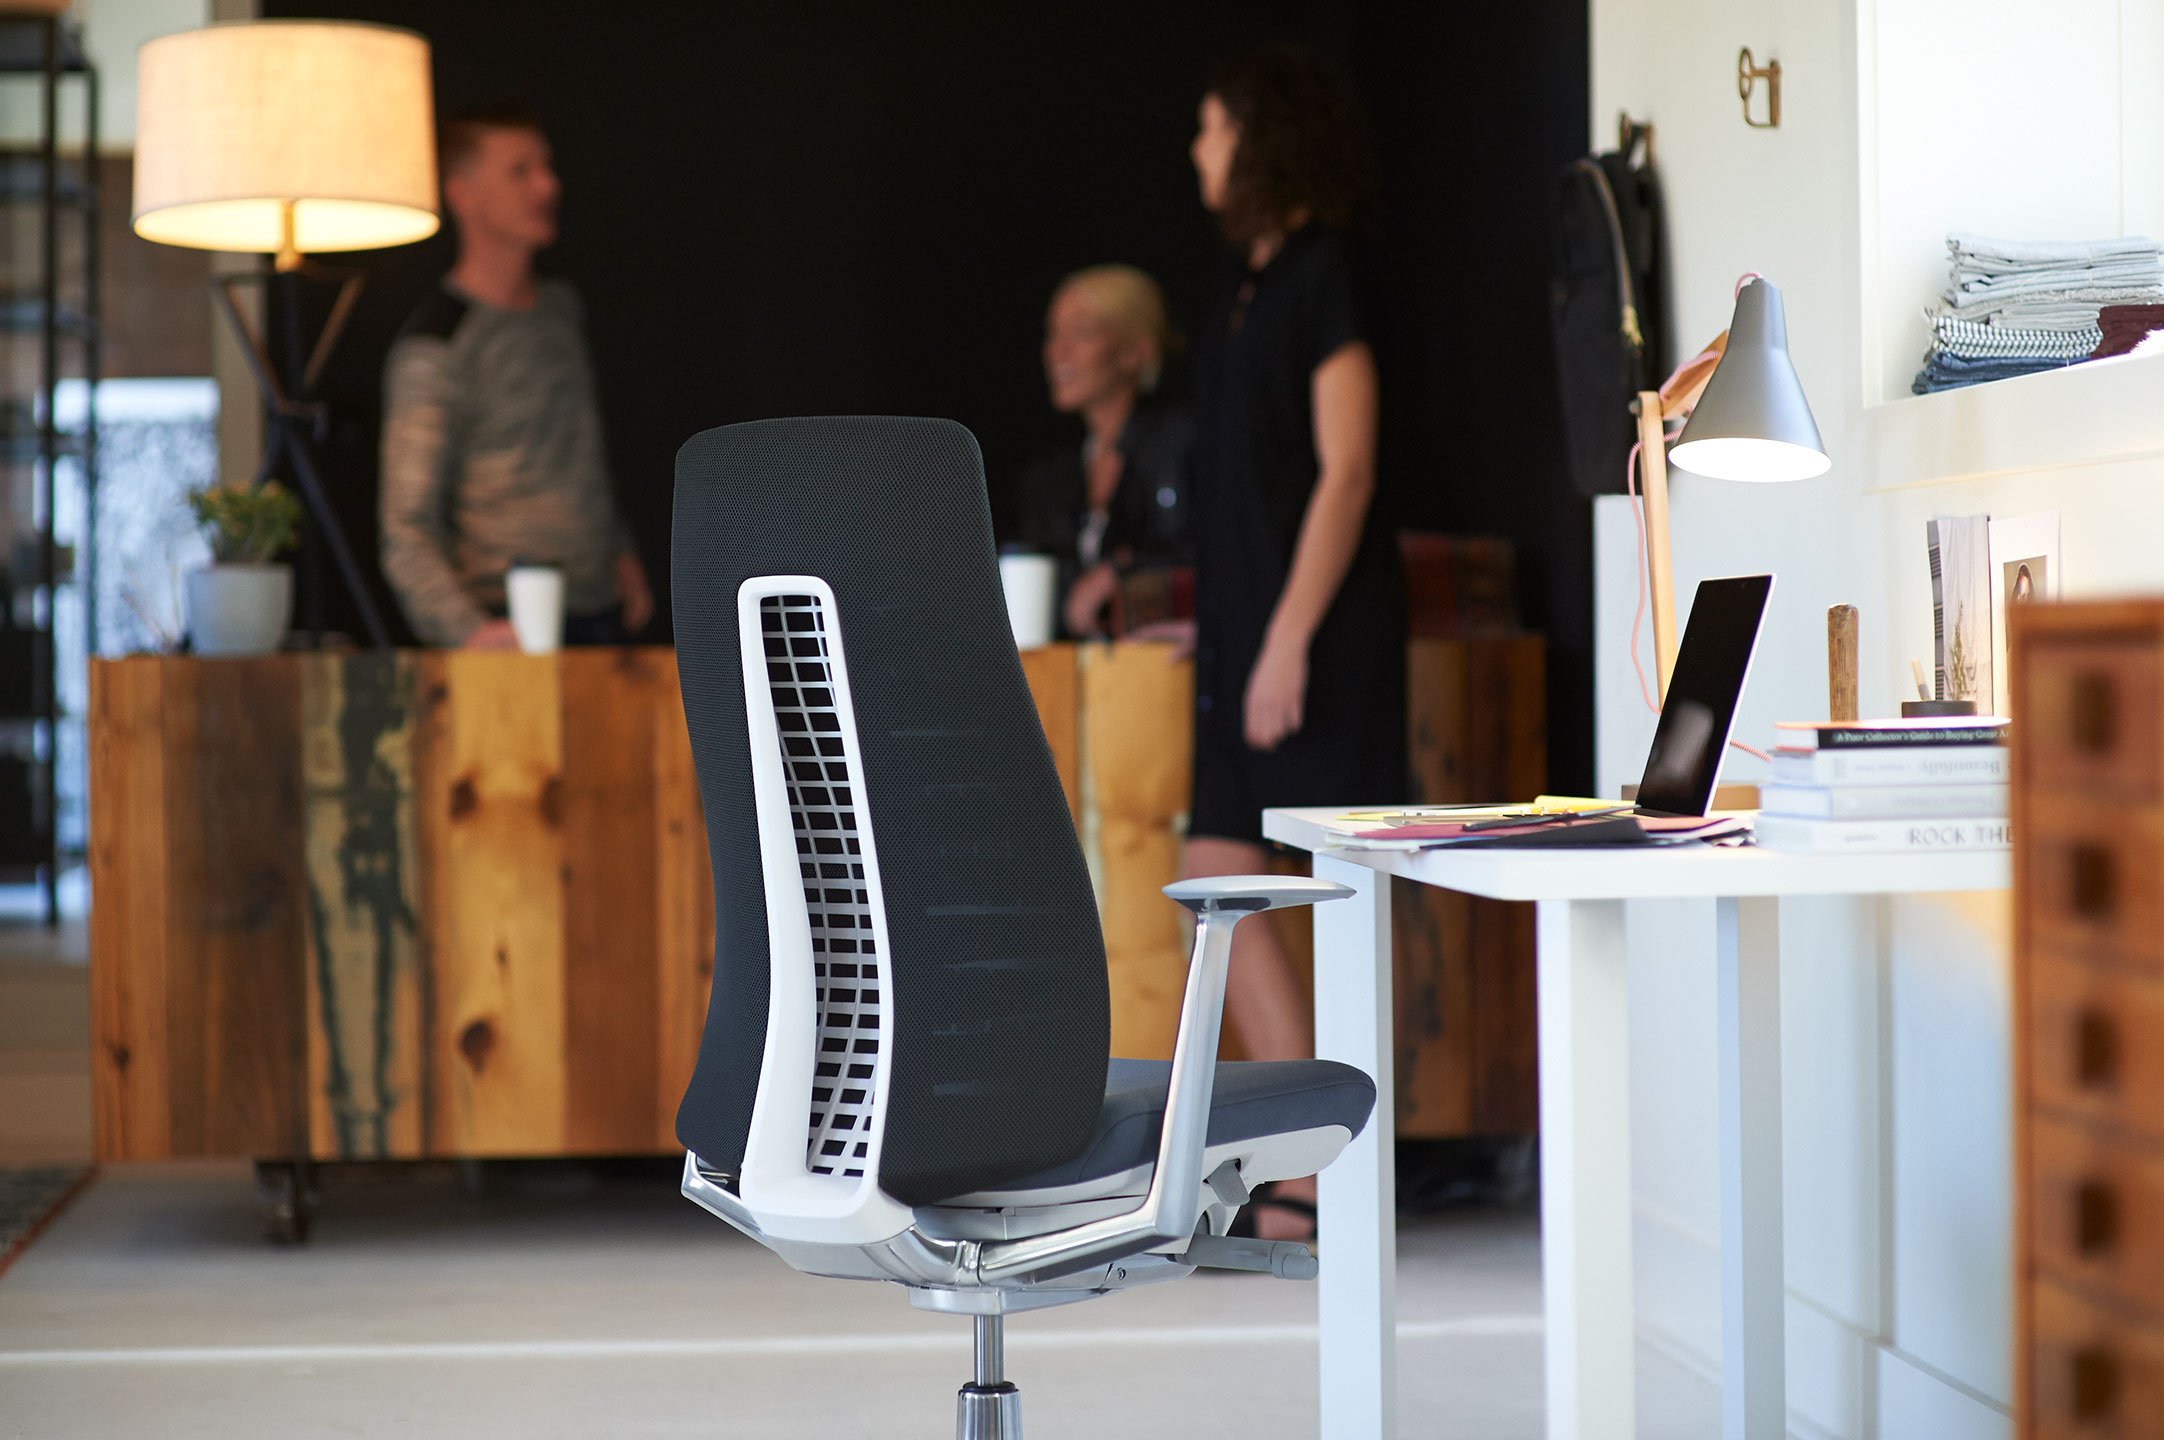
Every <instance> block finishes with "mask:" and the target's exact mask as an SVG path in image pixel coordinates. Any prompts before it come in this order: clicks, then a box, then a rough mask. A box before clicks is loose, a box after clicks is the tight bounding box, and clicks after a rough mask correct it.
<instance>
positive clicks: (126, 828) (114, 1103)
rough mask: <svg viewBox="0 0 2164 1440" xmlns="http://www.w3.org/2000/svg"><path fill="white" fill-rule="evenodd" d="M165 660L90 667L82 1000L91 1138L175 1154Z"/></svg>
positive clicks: (99, 1146)
mask: <svg viewBox="0 0 2164 1440" xmlns="http://www.w3.org/2000/svg"><path fill="white" fill-rule="evenodd" d="M164 693H165V686H164V671H163V669H162V668H161V666H160V664H159V662H158V661H156V660H153V659H135V660H119V661H111V662H106V663H101V664H94V665H92V666H91V667H90V715H89V720H90V747H89V748H90V893H91V896H92V901H93V904H92V908H91V915H90V1009H91V1029H92V1031H93V1039H92V1048H91V1109H92V1122H91V1129H92V1136H93V1140H94V1145H93V1148H94V1149H95V1151H96V1154H97V1158H98V1159H100V1160H124V1159H132V1160H161V1159H164V1158H166V1157H167V1156H169V1155H171V1154H172V1153H173V1149H172V1140H171V1122H172V1113H171V1104H170V1100H169V1096H168V1082H167V1075H168V1072H169V1069H170V1063H169V1057H168V1056H167V1054H166V1050H165V964H166V961H165V909H166V883H165V882H166V873H165V818H166V817H165V714H164Z"/></svg>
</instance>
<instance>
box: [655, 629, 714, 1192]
mask: <svg viewBox="0 0 2164 1440" xmlns="http://www.w3.org/2000/svg"><path fill="white" fill-rule="evenodd" d="M657 685H658V691H659V693H658V694H657V697H656V701H655V709H654V715H653V724H654V911H655V915H656V923H655V933H654V979H655V985H654V1026H655V1046H654V1054H655V1082H654V1107H653V1118H652V1128H651V1130H650V1132H649V1133H650V1135H651V1139H652V1143H653V1145H654V1146H655V1147H656V1148H657V1149H659V1150H662V1151H668V1150H672V1149H674V1148H676V1143H677V1142H676V1107H677V1104H678V1102H679V1101H681V1100H682V1099H683V1095H684V1090H685V1087H686V1086H688V1085H690V1083H691V1072H692V1070H693V1068H694V1067H696V1066H697V1064H698V1061H699V1040H700V1037H701V1035H702V1034H704V1032H705V1029H706V1007H707V1000H708V997H709V996H710V995H711V994H712V991H713V985H714V875H713V867H712V864H711V863H710V861H709V859H708V855H707V846H706V818H705V812H704V811H703V810H702V809H701V808H700V805H699V781H698V774H697V772H696V771H695V770H694V769H693V766H692V761H691V734H690V732H689V731H688V730H687V729H686V728H685V724H684V697H683V692H682V690H681V689H680V688H679V686H678V683H677V674H676V666H675V665H674V664H673V663H664V664H662V665H661V666H660V667H659V675H658V677H657Z"/></svg>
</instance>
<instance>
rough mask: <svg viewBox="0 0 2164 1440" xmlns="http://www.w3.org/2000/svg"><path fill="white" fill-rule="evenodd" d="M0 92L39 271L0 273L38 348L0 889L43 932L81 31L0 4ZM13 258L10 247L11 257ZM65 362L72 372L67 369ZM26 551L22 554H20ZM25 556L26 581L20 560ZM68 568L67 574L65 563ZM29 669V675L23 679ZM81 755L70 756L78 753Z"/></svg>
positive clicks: (92, 357)
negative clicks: (17, 110)
mask: <svg viewBox="0 0 2164 1440" xmlns="http://www.w3.org/2000/svg"><path fill="white" fill-rule="evenodd" d="M0 81H6V82H9V83H27V84H34V85H36V86H37V87H38V97H39V105H38V114H39V125H38V138H37V144H36V146H35V147H34V148H32V149H28V150H25V149H19V148H9V149H4V150H0V209H4V211H5V212H6V213H5V215H4V216H0V223H5V224H7V225H9V226H11V227H12V226H14V225H16V224H18V223H19V222H18V217H19V216H20V214H21V213H22V212H23V211H24V210H25V209H34V210H35V211H36V212H37V217H38V218H37V222H36V223H37V229H38V244H37V246H36V249H35V259H36V268H35V270H34V271H28V273H25V272H26V270H27V267H26V266H25V265H24V264H23V261H24V259H26V258H28V257H25V256H22V255H20V254H19V253H18V254H16V255H14V256H13V257H12V258H11V259H10V260H9V261H8V262H6V267H8V268H0V337H4V339H5V341H6V343H7V344H8V345H9V346H10V347H11V349H12V348H13V347H15V346H16V345H18V344H20V343H22V342H25V341H28V342H32V343H34V344H35V345H36V347H37V366H36V377H37V378H36V381H35V384H34V385H29V386H26V385H24V384H23V383H22V382H21V379H20V376H19V373H18V372H19V368H20V367H19V364H18V362H19V355H18V354H14V353H11V354H9V355H8V357H7V362H8V363H7V373H6V388H5V391H4V393H0V480H4V485H5V489H4V492H0V493H4V496H5V500H6V503H7V504H8V506H9V507H10V509H11V510H12V511H13V513H14V515H15V516H16V517H17V518H20V517H21V516H22V515H23V512H24V507H23V505H22V503H21V497H22V496H23V495H24V494H25V493H26V487H27V493H28V495H29V496H30V504H29V506H28V514H29V519H30V522H31V523H30V531H29V534H28V535H27V536H23V535H21V534H20V532H19V531H18V532H17V543H16V544H15V545H14V546H13V547H12V548H11V549H10V551H8V552H6V553H0V565H4V566H5V567H6V572H7V585H6V594H5V596H4V599H5V601H6V603H5V605H4V607H0V737H4V739H0V876H5V877H6V878H24V879H34V880H35V881H37V882H38V883H40V884H42V886H43V887H44V899H45V914H46V919H47V921H48V923H57V921H58V920H59V916H60V905H59V883H60V867H61V864H62V861H63V859H64V858H65V857H63V855H62V854H61V847H60V835H59V817H60V801H59V767H60V763H61V758H62V749H63V746H62V727H63V725H64V724H67V723H74V724H77V725H79V724H80V717H79V716H77V717H72V720H71V717H68V716H66V715H64V714H63V713H62V709H61V704H60V689H61V683H60V682H61V673H60V664H61V659H62V657H61V655H60V647H59V643H58V641H59V638H60V637H59V633H58V623H57V622H58V620H59V616H60V612H61V599H62V594H63V591H64V590H66V589H70V588H75V587H79V588H76V594H77V596H78V597H79V601H80V607H81V615H82V640H81V645H82V649H83V650H84V652H86V653H87V652H88V651H90V650H93V649H95V647H96V636H97V611H96V604H97V601H96V595H97V588H96V586H95V584H94V583H92V580H93V576H92V572H91V564H92V557H94V556H95V555H96V553H97V513H98V509H97V449H98V422H97V381H98V375H99V361H100V356H99V331H98V314H99V309H98V306H99V293H98V290H99V276H100V270H101V268H102V256H101V255H100V254H99V238H100V237H99V228H98V227H99V219H100V216H99V200H100V196H99V193H98V191H99V185H98V74H97V70H96V68H95V67H94V66H92V65H91V63H90V61H89V58H88V56H86V55H85V54H84V52H83V46H82V35H81V32H80V29H79V28H78V27H77V26H76V25H75V24H73V23H71V22H70V21H68V20H66V19H65V18H59V17H54V16H49V15H31V14H17V13H9V12H8V11H7V10H6V9H5V0H0ZM70 81H74V82H77V84H76V86H75V88H76V89H77V90H78V92H79V94H80V95H81V98H82V103H83V151H82V156H81V158H80V159H79V160H75V161H69V160H66V159H64V158H63V157H62V155H61V152H60V104H61V95H62V91H63V88H64V87H65V86H66V85H67V83H68V82H70ZM70 215H72V216H73V217H74V218H75V219H76V220H77V221H78V222H79V223H80V225H81V226H82V237H81V243H82V266H81V270H80V273H79V275H78V277H77V279H76V282H75V284H74V285H73V286H72V287H70V286H68V285H66V284H64V283H63V276H62V273H61V272H62V264H61V239H62V230H61V226H62V222H63V217H64V216H70ZM11 248H13V247H11ZM71 362H72V363H71ZM70 369H72V372H73V376H74V377H75V378H80V379H81V380H82V381H83V382H84V412H83V415H82V417H81V424H80V427H79V428H77V427H73V426H71V427H70V429H69V431H67V432H65V433H64V432H63V431H62V429H61V415H60V407H59V398H60V387H61V383H62V381H63V379H64V378H69V375H68V371H69V370H70ZM63 463H66V464H69V465H72V466H76V467H79V469H78V473H79V475H80V477H81V499H82V520H81V530H80V533H79V535H78V536H77V543H76V544H75V545H74V546H73V547H72V548H64V547H63V545H62V543H61V540H60V537H59V535H58V533H57V525H58V520H59V515H60V488H59V486H60V470H61V466H62V464H63ZM24 539H27V540H28V541H29V542H30V543H29V544H28V546H27V547H26V546H25V545H24V544H23V543H21V542H22V541H23V540H24ZM25 549H28V550H29V551H30V552H32V554H33V555H34V563H33V564H32V565H31V566H29V567H28V568H29V569H30V570H31V571H32V572H33V573H32V574H31V575H30V576H28V577H25V576H24V575H23V573H22V570H23V568H24V567H23V565H22V561H23V559H24V558H25V556H24V553H23V552H24V550H25ZM63 562H65V563H63ZM26 669H27V672H28V673H27V674H25V673H24V672H25V670H26ZM78 753H80V751H79V746H78Z"/></svg>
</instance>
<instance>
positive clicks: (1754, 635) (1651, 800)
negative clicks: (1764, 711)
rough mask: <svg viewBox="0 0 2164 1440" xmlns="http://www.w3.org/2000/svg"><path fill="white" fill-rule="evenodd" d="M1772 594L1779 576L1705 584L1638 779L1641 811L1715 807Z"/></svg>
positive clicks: (1694, 810)
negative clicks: (1724, 759)
mask: <svg viewBox="0 0 2164 1440" xmlns="http://www.w3.org/2000/svg"><path fill="white" fill-rule="evenodd" d="M1772 593H1773V577H1772V576H1771V575H1738V576H1735V577H1734V578H1732V579H1727V580H1701V581H1699V582H1698V595H1697V598H1696V599H1695V600H1693V601H1692V602H1691V619H1690V623H1689V624H1688V625H1686V626H1685V627H1684V630H1683V643H1682V644H1681V645H1679V646H1678V647H1677V649H1676V670H1675V674H1674V675H1673V676H1672V677H1670V679H1669V682H1668V699H1667V700H1666V701H1665V702H1664V703H1663V704H1662V705H1661V719H1660V724H1659V726H1658V727H1656V728H1655V730H1654V732H1653V750H1652V753H1651V754H1649V755H1647V756H1646V773H1645V777H1644V778H1643V779H1642V780H1640V781H1639V783H1638V808H1639V809H1640V810H1645V811H1649V812H1651V813H1654V814H1658V815H1703V814H1705V813H1706V811H1707V810H1708V809H1710V808H1711V807H1712V804H1713V789H1714V785H1715V784H1716V782H1717V781H1718V780H1719V779H1720V774H1721V757H1722V755H1723V754H1724V753H1725V752H1726V751H1727V749H1728V737H1729V735H1730V733H1731V732H1732V731H1733V730H1734V729H1735V724H1736V702H1737V701H1738V700H1740V699H1741V698H1742V696H1743V681H1744V678H1745V677H1746V676H1747V675H1749V674H1750V671H1751V652H1752V651H1754V650H1756V649H1757V648H1758V627H1759V622H1760V621H1762V620H1763V619H1764V618H1765V615H1766V598H1767V597H1768V596H1769V595H1771V594H1772Z"/></svg>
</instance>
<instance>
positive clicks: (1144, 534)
mask: <svg viewBox="0 0 2164 1440" xmlns="http://www.w3.org/2000/svg"><path fill="white" fill-rule="evenodd" d="M1194 444H1195V422H1194V419H1193V418H1192V417H1191V416H1189V415H1188V414H1187V413H1186V412H1185V411H1183V410H1178V409H1174V408H1170V407H1166V406H1159V405H1137V406H1136V407H1135V410H1134V413H1133V414H1131V415H1129V416H1128V417H1127V424H1126V425H1125V426H1124V427H1123V428H1122V429H1121V430H1120V438H1119V452H1120V458H1121V464H1120V483H1119V485H1118V486H1117V487H1116V488H1115V489H1114V490H1113V492H1112V498H1111V500H1110V501H1109V502H1108V503H1107V504H1106V506H1105V528H1104V534H1103V535H1102V536H1101V537H1100V538H1099V540H1098V544H1097V554H1098V557H1099V558H1100V559H1104V560H1109V561H1111V562H1112V563H1113V564H1114V565H1115V566H1116V567H1118V568H1119V569H1121V570H1134V569H1150V568H1154V567H1160V566H1171V565H1187V564H1192V563H1193V552H1192V549H1191V547H1190V543H1189V539H1188V536H1189V529H1188V521H1189V508H1190V507H1189V501H1188V495H1189V490H1190V485H1189V479H1188V473H1189V467H1190V465H1191V463H1192V456H1193V451H1194ZM1089 519H1090V514H1089V478H1088V467H1087V466H1086V465H1085V464H1084V463H1083V450H1082V447H1080V446H1074V447H1070V448H1068V449H1066V450H1062V451H1060V452H1059V453H1058V454H1056V455H1047V456H1045V457H1044V458H1043V459H1041V460H1038V461H1037V462H1036V463H1035V464H1033V465H1031V466H1030V467H1029V468H1028V469H1027V470H1025V471H1023V472H1022V479H1021V483H1020V484H1019V485H1018V486H1017V487H1016V498H1015V513H1014V523H1013V525H1012V526H1011V527H1010V531H1011V533H1009V534H1008V535H1006V536H1005V537H1003V538H1004V539H1005V540H1007V541H1008V542H1010V543H1014V544H1021V545H1027V546H1028V547H1029V548H1031V549H1033V550H1041V551H1043V552H1044V553H1045V554H1047V555H1051V556H1053V557H1055V558H1056V559H1057V560H1058V561H1059V589H1060V593H1061V594H1062V595H1065V594H1066V592H1067V587H1068V586H1069V585H1070V584H1072V583H1073V582H1074V578H1075V576H1076V575H1077V574H1079V573H1080V572H1081V571H1082V569H1083V568H1084V567H1085V564H1086V563H1087V557H1085V556H1084V555H1083V553H1082V540H1083V535H1084V532H1085V531H1086V530H1087V528H1088V526H1089Z"/></svg>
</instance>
